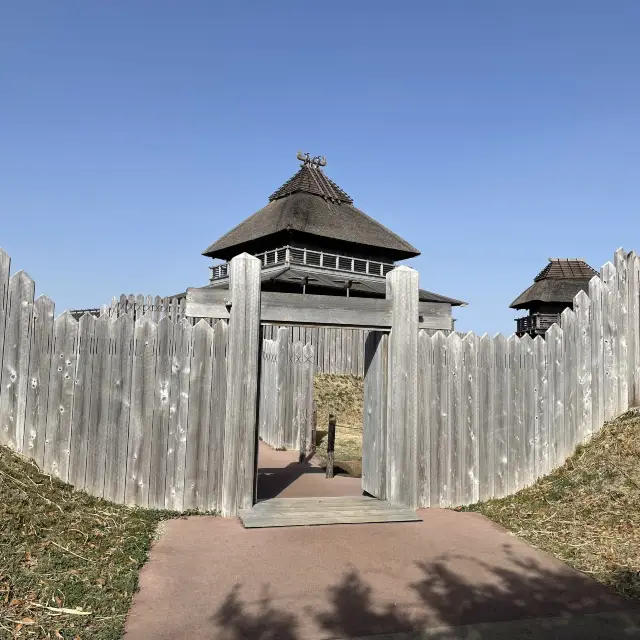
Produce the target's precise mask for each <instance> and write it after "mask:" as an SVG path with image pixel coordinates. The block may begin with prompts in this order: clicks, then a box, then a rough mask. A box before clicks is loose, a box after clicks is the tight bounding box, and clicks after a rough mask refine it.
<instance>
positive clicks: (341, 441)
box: [314, 374, 364, 462]
mask: <svg viewBox="0 0 640 640" xmlns="http://www.w3.org/2000/svg"><path fill="white" fill-rule="evenodd" d="M314 398H315V401H316V405H317V408H318V439H317V450H316V452H317V455H318V456H319V457H320V458H323V459H326V457H327V425H328V424H329V413H334V414H335V415H336V420H337V423H336V444H335V453H334V458H335V460H336V462H337V461H346V460H362V412H363V405H364V380H363V379H362V378H358V377H356V376H351V375H336V374H320V375H317V376H316V377H315V380H314Z"/></svg>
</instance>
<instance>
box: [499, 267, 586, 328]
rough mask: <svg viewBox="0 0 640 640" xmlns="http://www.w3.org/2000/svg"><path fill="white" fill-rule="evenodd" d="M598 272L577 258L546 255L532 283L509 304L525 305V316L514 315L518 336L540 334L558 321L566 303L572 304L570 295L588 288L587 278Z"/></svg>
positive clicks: (570, 306)
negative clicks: (547, 258) (544, 263)
mask: <svg viewBox="0 0 640 640" xmlns="http://www.w3.org/2000/svg"><path fill="white" fill-rule="evenodd" d="M596 275H598V272H597V271H595V269H593V268H591V267H590V266H589V265H588V264H587V263H586V262H585V261H584V260H582V259H580V258H549V264H548V265H547V266H546V267H545V268H544V269H543V270H542V271H540V273H539V274H538V275H537V276H536V277H535V278H534V279H533V284H532V285H531V286H530V287H529V288H528V289H526V290H525V291H523V292H522V293H521V294H520V295H519V296H518V297H517V298H516V299H515V300H514V301H513V302H512V303H511V305H510V307H511V308H512V309H527V310H528V311H529V315H528V316H524V317H522V318H517V319H516V323H517V331H516V333H517V334H518V335H519V336H523V335H524V334H526V333H528V334H529V335H531V336H532V337H535V336H537V335H544V334H545V333H546V331H547V329H548V328H549V327H550V326H551V325H552V324H553V323H554V322H558V321H559V318H560V314H561V313H562V311H563V310H564V309H566V308H567V307H568V308H570V309H572V308H573V298H574V296H575V295H576V294H577V293H578V292H579V291H585V292H588V290H589V280H591V278H593V276H596Z"/></svg>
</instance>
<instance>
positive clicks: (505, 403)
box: [493, 334, 510, 498]
mask: <svg viewBox="0 0 640 640" xmlns="http://www.w3.org/2000/svg"><path fill="white" fill-rule="evenodd" d="M493 343H494V345H493V346H494V351H495V359H494V362H495V388H494V394H493V407H494V409H493V411H494V416H495V425H494V430H495V434H494V442H495V454H494V465H495V477H494V492H493V497H495V498H502V497H504V496H506V495H507V494H508V493H509V481H508V478H509V389H510V387H509V385H510V370H509V351H508V344H507V339H506V338H505V337H504V336H503V335H501V334H498V335H497V336H496V337H495V338H494V339H493Z"/></svg>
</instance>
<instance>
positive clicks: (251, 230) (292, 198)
mask: <svg viewBox="0 0 640 640" xmlns="http://www.w3.org/2000/svg"><path fill="white" fill-rule="evenodd" d="M325 164H326V162H325ZM321 166H323V165H319V164H318V163H317V162H315V161H310V160H305V161H304V162H303V164H302V166H301V167H300V169H299V170H298V172H297V173H296V174H295V175H294V176H293V177H292V178H290V179H289V180H287V182H285V183H284V184H283V185H282V186H281V187H280V188H279V189H278V190H276V191H275V192H274V193H273V194H272V195H271V197H270V198H269V204H268V205H267V206H266V207H263V208H262V209H260V211H258V212H257V213H254V214H253V215H252V216H250V217H249V218H247V219H246V220H244V221H243V222H241V223H240V224H239V225H237V226H236V227H234V228H233V229H231V231H229V232H228V233H226V234H225V235H223V236H222V237H221V238H220V239H219V240H217V241H216V242H214V243H213V244H212V245H211V246H210V247H208V248H207V249H206V250H205V251H204V252H203V255H205V256H210V257H211V258H221V259H224V260H226V259H229V258H230V257H232V256H233V255H236V254H238V253H241V252H242V251H244V250H245V249H244V247H245V246H246V245H247V244H248V243H251V242H255V241H257V240H260V239H263V238H265V237H267V236H272V235H275V234H278V233H282V232H292V231H293V232H299V233H303V234H309V235H312V236H316V237H319V238H330V239H333V240H337V241H341V242H346V243H349V244H352V245H360V246H362V247H368V248H374V249H376V250H378V252H382V253H384V254H386V255H388V256H389V257H390V258H393V259H397V260H401V259H404V258H411V257H413V256H417V255H420V252H419V251H418V250H417V249H416V248H415V247H414V246H412V245H411V244H409V243H408V242H407V241H406V240H403V239H402V238H401V237H400V236H398V235H396V234H395V233H393V231H391V230H389V229H387V228H386V227H385V226H384V225H382V224H380V223H379V222H377V221H376V220H374V219H373V218H370V217H369V216H368V215H367V214H366V213H364V212H363V211H360V209H357V208H356V207H354V206H353V200H352V199H351V197H350V196H348V195H347V193H346V192H345V191H343V190H342V189H341V188H340V187H339V186H338V185H337V184H336V183H335V182H333V181H332V180H330V179H329V178H328V177H327V176H326V175H325V174H324V172H323V171H322V169H321V168H320V167H321Z"/></svg>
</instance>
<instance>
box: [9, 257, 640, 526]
mask: <svg viewBox="0 0 640 640" xmlns="http://www.w3.org/2000/svg"><path fill="white" fill-rule="evenodd" d="M260 268H261V267H260V261H259V260H258V259H257V258H255V257H252V256H249V255H247V254H242V255H240V256H236V258H234V259H233V260H232V261H231V264H230V270H231V278H230V281H231V289H230V290H229V291H228V292H224V297H221V294H220V292H216V291H212V290H210V289H207V288H204V289H201V290H189V292H188V295H187V304H186V310H185V314H186V316H187V319H186V320H185V321H178V322H175V321H174V320H172V319H171V318H170V317H164V318H162V319H159V320H158V321H156V320H154V319H153V317H150V315H149V313H147V314H146V315H143V316H142V317H140V318H138V319H137V320H135V321H134V319H133V318H132V317H131V315H130V314H129V313H125V314H124V315H120V316H119V317H111V316H110V315H109V314H106V313H105V314H103V315H101V316H99V317H93V316H91V315H85V316H84V317H82V318H81V319H80V321H76V320H75V319H74V318H73V317H72V316H71V314H70V313H63V314H62V315H60V316H58V317H57V318H55V319H54V307H53V303H52V302H51V301H50V300H49V299H48V298H46V297H40V298H38V299H37V300H35V301H34V283H33V281H32V280H31V279H30V278H29V277H28V276H27V275H26V274H25V273H24V272H18V273H16V274H15V275H13V276H12V277H11V278H9V257H8V256H7V254H5V253H4V252H2V251H1V250H0V354H1V367H0V444H6V445H8V446H10V447H12V448H13V449H15V450H17V451H19V452H21V453H23V454H24V455H27V456H29V457H31V458H33V459H34V460H36V462H38V464H40V465H41V466H42V467H43V468H44V470H45V471H46V472H48V473H51V474H52V475H55V476H57V477H59V478H61V479H62V480H65V481H68V482H71V483H72V484H74V485H75V486H76V487H78V488H84V489H86V490H87V491H88V492H90V493H92V494H94V495H98V496H104V497H106V498H109V499H112V500H115V501H117V502H124V503H126V504H135V505H140V506H150V507H165V508H173V509H178V510H180V509H187V508H199V509H211V510H220V511H221V512H222V513H223V514H224V515H233V514H235V513H237V510H238V509H240V508H247V507H250V506H251V504H252V502H253V500H254V492H255V484H254V480H255V461H256V450H255V446H256V441H257V434H258V427H259V421H258V417H259V416H258V406H259V400H260V391H261V389H260V387H259V370H260V367H261V364H262V365H263V366H266V367H268V366H271V365H270V364H269V360H268V359H267V361H266V362H262V363H261V361H260V355H259V354H260V346H261V344H260V333H261V330H260V326H261V323H262V324H263V325H264V323H267V322H268V323H274V324H277V323H284V324H287V323H290V324H291V323H293V324H295V323H296V322H297V323H299V324H303V323H304V324H309V323H310V322H313V323H315V324H316V325H317V326H318V327H320V326H336V325H342V327H343V328H344V327H345V326H350V327H351V326H354V324H355V325H356V326H357V324H358V322H360V323H361V324H362V326H366V327H367V328H371V327H377V328H378V329H379V330H372V331H370V332H369V334H368V336H367V338H366V349H365V358H364V373H365V407H364V409H365V410H364V416H365V421H364V433H363V452H364V458H363V488H364V489H365V490H367V491H369V492H370V493H372V494H373V495H376V496H377V497H379V498H382V499H387V500H389V501H390V502H392V503H394V504H405V505H409V506H448V505H454V504H468V503H473V502H475V501H477V500H479V499H486V498H490V497H501V496H504V495H507V494H509V493H513V492H514V491H517V490H518V489H520V488H522V487H525V486H527V485H529V484H531V483H533V482H534V481H535V480H536V479H537V478H539V477H541V476H543V475H544V474H546V473H548V472H549V471H551V470H552V469H554V468H555V467H557V466H559V465H561V464H562V463H563V462H564V460H565V459H566V458H567V457H568V456H569V455H570V454H571V453H572V452H573V451H574V449H575V447H576V446H577V445H579V444H580V443H583V442H586V441H587V440H588V439H589V438H590V437H591V436H592V435H593V434H594V433H596V432H597V431H598V429H600V427H601V426H602V424H603V423H604V422H605V421H606V420H610V419H612V418H614V417H616V416H617V415H619V414H621V413H623V412H624V411H626V410H627V408H628V407H629V406H631V405H637V404H640V298H639V296H640V257H638V256H636V255H635V254H634V253H633V252H632V253H630V254H627V253H625V252H624V251H623V250H621V249H620V250H618V251H617V252H616V254H615V257H614V263H613V264H612V263H607V264H605V265H604V267H603V268H602V270H601V273H600V277H597V276H596V277H594V278H593V279H592V280H591V282H590V285H589V294H588V295H587V294H585V293H584V292H582V293H580V294H578V295H577V296H576V298H575V301H574V310H573V311H572V310H565V311H564V312H563V314H562V317H561V326H554V327H552V328H551V329H550V330H549V331H548V332H547V334H546V339H542V338H536V339H535V340H532V339H531V338H530V337H528V336H525V337H523V338H517V337H516V336H511V337H510V338H508V339H507V338H504V337H503V336H500V335H498V336H496V337H493V338H490V337H488V336H482V337H478V336H476V335H474V334H472V333H470V334H468V335H465V336H464V337H461V336H460V334H458V333H450V334H449V335H446V336H445V335H444V334H443V333H441V332H435V333H433V334H432V335H431V333H432V332H426V331H424V330H420V331H419V330H418V328H419V311H418V309H419V304H418V274H417V272H416V271H414V270H412V269H409V268H407V267H398V268H396V269H394V270H393V271H391V272H390V273H388V274H387V298H386V299H385V300H362V299H361V300H357V299H352V300H348V301H345V300H336V299H335V298H329V297H322V296H310V297H309V298H305V299H304V300H303V299H302V297H301V296H298V297H296V296H295V295H293V294H279V293H267V292H265V293H262V294H261V291H260ZM189 296H191V298H190V297H189ZM307 300H314V301H315V303H314V304H315V306H313V307H312V308H309V307H305V305H308V304H309V303H308V301H307ZM348 305H353V306H352V307H349V306H348ZM205 311H206V313H205ZM116 315H117V314H116ZM202 316H205V317H207V318H209V319H210V321H209V322H206V321H200V322H197V323H196V324H195V326H193V325H192V320H190V318H193V317H196V318H198V317H202ZM292 318H293V320H292ZM216 319H221V320H222V321H216ZM365 320H366V322H365ZM285 331H288V330H283V336H284V332H285ZM287 336H288V334H287ZM283 342H287V344H288V345H289V346H288V347H287V349H288V350H289V351H290V350H292V349H293V352H294V354H295V352H296V349H299V347H291V345H290V344H289V341H288V339H287V340H283V341H282V342H281V343H280V344H282V343H283ZM272 348H273V347H272V346H271V347H269V349H272ZM278 348H280V347H278ZM225 354H226V357H225ZM309 355H310V359H312V356H311V354H309ZM303 358H304V348H303ZM275 361H276V364H277V357H276V358H275ZM268 375H269V376H270V377H275V379H276V380H277V381H278V382H279V383H280V384H282V383H283V382H284V380H285V378H283V377H278V375H277V373H276V374H275V375H274V372H273V371H271V372H270V373H268ZM307 375H308V374H307ZM262 384H263V385H265V386H263V387H262V391H263V393H264V392H265V389H266V386H267V385H269V384H272V382H271V381H267V380H266V379H265V376H264V375H263V376H262ZM291 384H292V381H291ZM305 384H308V382H307V383H305ZM274 395H277V394H274ZM267 405H268V403H267V402H266V400H265V405H264V406H265V411H267V410H268V409H267ZM298 406H300V405H298ZM272 411H273V409H272ZM291 430H292V432H293V429H291ZM296 444H297V443H293V442H292V445H293V446H295V445H296Z"/></svg>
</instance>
